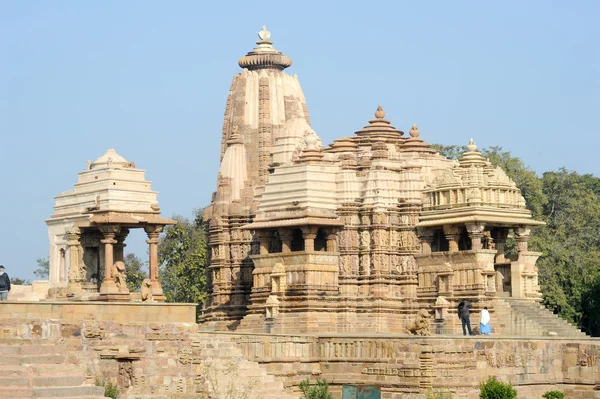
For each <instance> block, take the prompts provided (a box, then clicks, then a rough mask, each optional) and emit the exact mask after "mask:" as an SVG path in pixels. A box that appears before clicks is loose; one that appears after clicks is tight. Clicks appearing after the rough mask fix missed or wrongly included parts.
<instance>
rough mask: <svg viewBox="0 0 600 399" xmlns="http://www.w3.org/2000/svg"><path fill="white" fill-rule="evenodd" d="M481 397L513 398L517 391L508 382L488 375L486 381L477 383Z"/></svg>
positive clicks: (490, 398) (491, 398) (485, 398)
mask: <svg viewBox="0 0 600 399" xmlns="http://www.w3.org/2000/svg"><path fill="white" fill-rule="evenodd" d="M479 388H480V389H481V391H480V392H479V397H480V398H481V399H515V398H516V397H517V391H515V389H514V388H513V387H512V386H511V385H510V383H504V382H500V381H498V380H497V379H496V377H490V378H488V380H487V381H486V382H482V383H481V384H479Z"/></svg>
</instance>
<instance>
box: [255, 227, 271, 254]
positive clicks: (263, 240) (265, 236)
mask: <svg viewBox="0 0 600 399" xmlns="http://www.w3.org/2000/svg"><path fill="white" fill-rule="evenodd" d="M254 235H255V236H256V239H257V240H258V244H259V245H260V250H259V254H260V255H266V254H268V253H269V243H270V241H271V232H269V231H265V230H259V231H256V232H255V233H254Z"/></svg>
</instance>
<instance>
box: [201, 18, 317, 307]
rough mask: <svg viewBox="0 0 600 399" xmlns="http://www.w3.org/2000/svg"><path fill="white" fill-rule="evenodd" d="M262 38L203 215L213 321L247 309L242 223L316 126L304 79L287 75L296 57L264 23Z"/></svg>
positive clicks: (243, 79)
mask: <svg viewBox="0 0 600 399" xmlns="http://www.w3.org/2000/svg"><path fill="white" fill-rule="evenodd" d="M258 37H259V40H258V41H257V42H256V47H255V48H254V49H253V50H252V51H250V52H249V53H248V54H246V55H245V56H244V57H242V58H241V59H240V60H239V61H238V64H239V66H240V67H242V68H243V70H242V71H241V72H240V73H239V74H237V75H236V76H234V78H233V82H232V84H231V88H230V90H229V96H228V98H227V105H226V108H225V117H224V120H223V131H222V138H221V165H220V168H219V175H218V176H217V190H216V192H215V193H214V195H213V200H212V202H211V205H210V206H209V207H208V208H207V209H206V211H205V215H204V216H205V220H206V221H207V222H208V223H209V225H210V237H209V243H210V246H211V252H212V259H211V264H210V267H211V276H210V279H211V284H210V286H211V292H209V299H208V301H207V303H206V309H205V311H206V314H207V318H208V319H223V318H224V319H235V318H239V316H240V315H241V314H242V313H240V312H242V309H240V308H237V307H236V306H235V305H234V303H236V302H238V303H244V301H246V300H247V297H248V295H249V288H248V287H249V286H250V285H251V280H252V272H251V270H252V262H251V261H250V260H249V257H248V255H249V254H250V246H251V242H252V237H251V235H250V233H249V232H248V231H242V230H240V229H239V228H240V227H241V226H242V225H244V224H246V223H249V222H251V221H252V219H253V217H254V216H255V214H256V206H257V203H258V200H257V199H258V196H259V195H260V194H261V193H262V191H263V190H264V186H265V185H266V183H267V181H268V177H269V168H270V167H271V165H272V164H275V163H278V164H281V163H286V162H291V161H292V158H293V157H294V156H297V154H298V153H299V152H300V150H301V148H302V147H303V146H305V145H306V144H305V141H304V137H305V135H306V134H307V132H311V131H312V129H311V128H310V125H309V119H308V110H307V108H306V101H305V99H304V93H303V92H302V88H301V87H300V83H299V81H298V78H297V77H296V76H290V75H288V74H287V73H285V72H284V69H286V68H287V67H289V66H291V65H292V60H291V59H290V58H289V57H287V56H285V55H283V54H282V53H281V52H279V51H277V50H276V49H275V48H274V47H273V42H272V41H271V40H270V39H271V33H270V32H269V31H268V30H267V28H266V27H265V26H263V28H262V30H261V31H260V32H259V34H258ZM224 231H227V232H228V233H227V234H226V236H227V237H225V235H224V233H223V232H224ZM227 303H228V304H229V305H227Z"/></svg>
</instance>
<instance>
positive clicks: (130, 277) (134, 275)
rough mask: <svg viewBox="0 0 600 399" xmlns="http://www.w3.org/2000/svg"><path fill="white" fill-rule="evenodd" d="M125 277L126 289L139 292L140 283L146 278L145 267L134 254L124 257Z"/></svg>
mask: <svg viewBox="0 0 600 399" xmlns="http://www.w3.org/2000/svg"><path fill="white" fill-rule="evenodd" d="M123 263H125V275H126V277H127V288H129V291H139V290H140V289H141V287H142V281H144V279H147V278H148V272H146V270H145V268H147V267H146V265H144V263H143V262H142V260H141V259H140V258H138V257H137V256H136V255H135V254H127V255H125V259H123Z"/></svg>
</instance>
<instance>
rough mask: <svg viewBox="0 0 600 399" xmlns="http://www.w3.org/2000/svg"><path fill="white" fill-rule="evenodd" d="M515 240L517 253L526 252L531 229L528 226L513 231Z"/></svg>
mask: <svg viewBox="0 0 600 399" xmlns="http://www.w3.org/2000/svg"><path fill="white" fill-rule="evenodd" d="M514 232H515V239H516V240H517V251H518V252H527V243H528V242H529V238H530V235H529V234H530V233H531V228H529V227H528V226H521V227H517V228H516V229H514Z"/></svg>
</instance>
